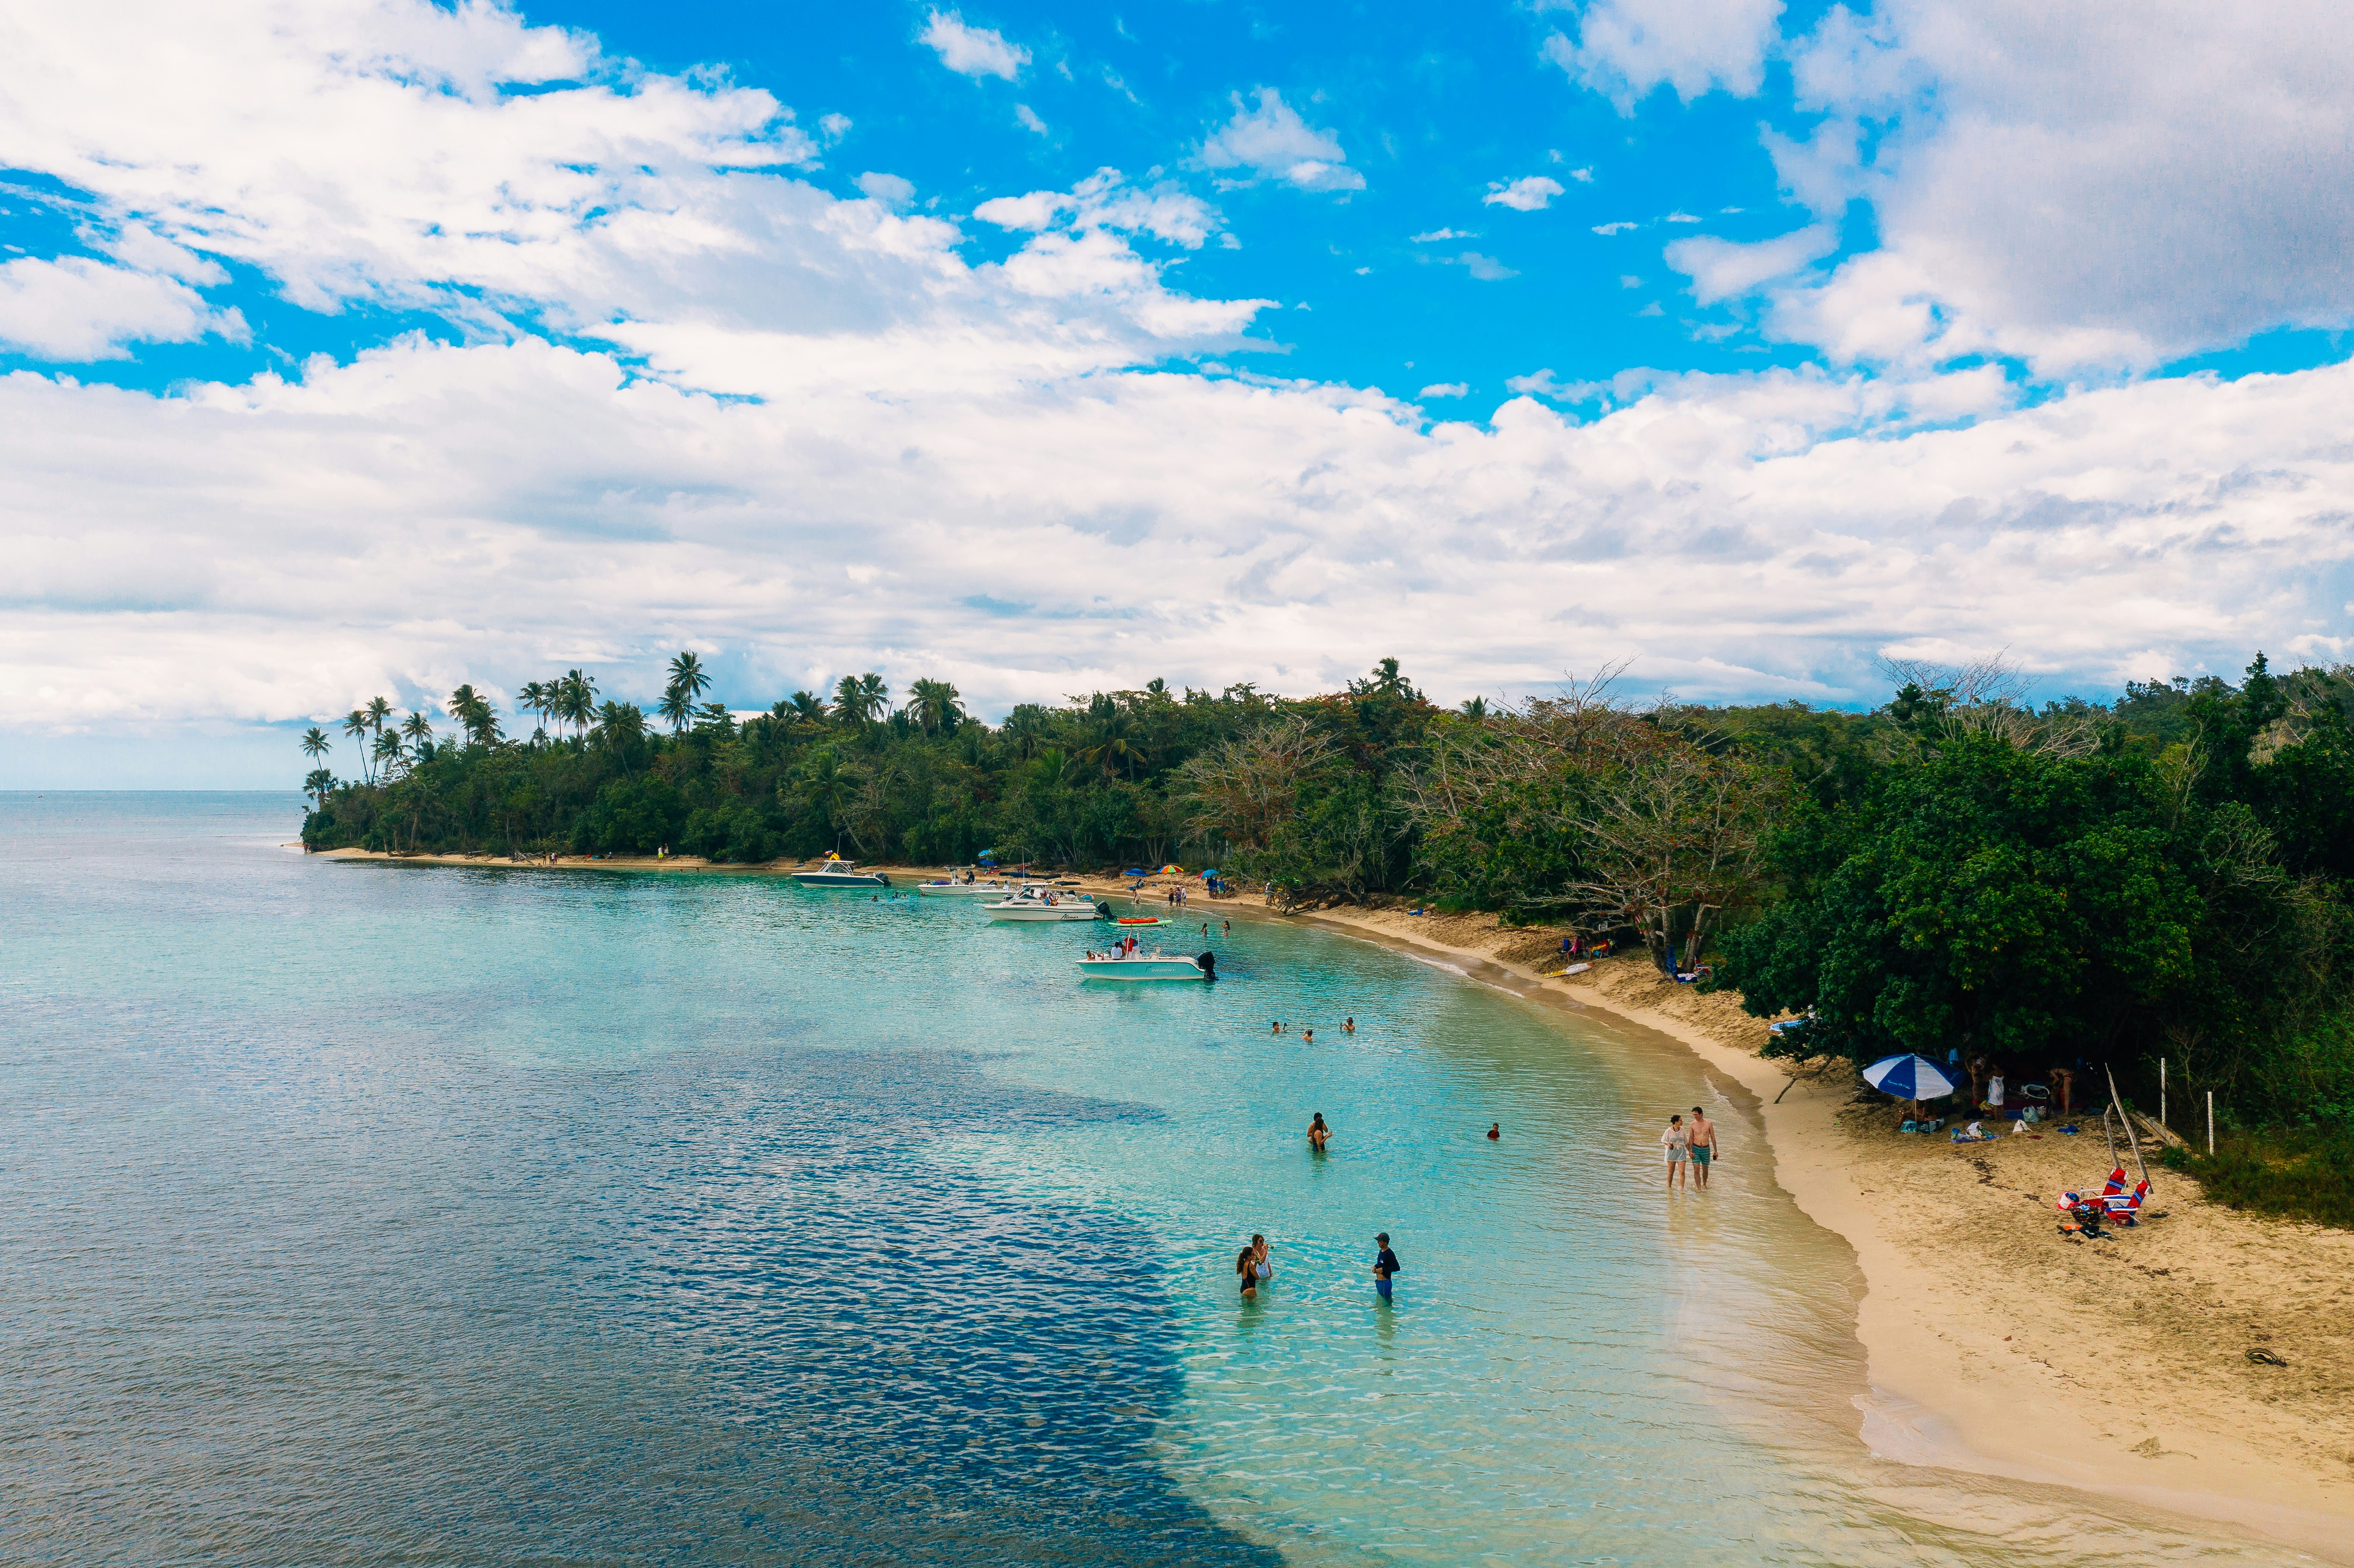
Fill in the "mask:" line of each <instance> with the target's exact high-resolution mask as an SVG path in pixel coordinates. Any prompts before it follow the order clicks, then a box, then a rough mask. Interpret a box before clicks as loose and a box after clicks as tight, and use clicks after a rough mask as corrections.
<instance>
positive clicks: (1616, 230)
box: [1594, 221, 1643, 235]
mask: <svg viewBox="0 0 2354 1568" xmlns="http://www.w3.org/2000/svg"><path fill="white" fill-rule="evenodd" d="M1642 227H1643V226H1642V225H1641V224H1639V223H1627V222H1623V221H1622V222H1618V223H1597V224H1596V225H1595V226H1594V232H1595V233H1596V234H1602V235H1610V234H1624V233H1626V232H1627V231H1628V229H1630V228H1642Z"/></svg>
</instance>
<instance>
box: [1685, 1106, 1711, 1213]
mask: <svg viewBox="0 0 2354 1568" xmlns="http://www.w3.org/2000/svg"><path fill="white" fill-rule="evenodd" d="M1715 1159H1716V1123H1714V1122H1712V1121H1711V1120H1709V1119H1708V1118H1707V1116H1706V1115H1705V1114H1704V1113H1703V1112H1702V1110H1701V1108H1700V1107H1698V1106H1694V1107H1692V1118H1691V1179H1692V1185H1693V1186H1695V1187H1697V1188H1699V1189H1700V1190H1701V1191H1702V1192H1707V1191H1708V1168H1709V1166H1710V1164H1711V1163H1712V1161H1714V1160H1715Z"/></svg>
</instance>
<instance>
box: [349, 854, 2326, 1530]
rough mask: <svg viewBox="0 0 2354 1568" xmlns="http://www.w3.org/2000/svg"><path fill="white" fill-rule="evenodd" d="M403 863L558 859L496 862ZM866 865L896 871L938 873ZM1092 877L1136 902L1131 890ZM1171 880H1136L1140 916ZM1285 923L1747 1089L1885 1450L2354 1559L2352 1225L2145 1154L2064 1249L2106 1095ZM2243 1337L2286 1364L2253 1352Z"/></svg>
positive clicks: (1699, 1002) (1352, 915) (1403, 932)
mask: <svg viewBox="0 0 2354 1568" xmlns="http://www.w3.org/2000/svg"><path fill="white" fill-rule="evenodd" d="M333 857H334V858H337V859H345V860H368V861H383V860H385V859H386V858H387V857H385V856H382V855H373V854H367V853H364V852H358V851H351V850H343V851H336V852H333ZM400 863H404V864H465V865H473V866H477V867H481V866H494V867H502V868H504V867H508V866H515V867H518V868H526V867H529V868H543V869H544V868H545V867H546V862H544V861H541V862H511V861H509V860H508V859H507V858H506V857H505V856H504V855H500V856H487V855H477V856H457V855H419V856H404V857H401V861H400ZM557 869H562V870H568V871H569V870H611V871H632V872H641V871H664V872H681V873H684V872H696V871H718V872H726V873H730V874H756V875H779V874H790V872H791V871H792V870H793V869H794V865H793V864H792V863H785V862H779V863H774V864H771V865H768V866H758V867H747V866H735V865H722V866H714V865H711V864H709V863H705V862H704V861H701V860H698V859H695V858H694V857H687V856H680V857H672V858H666V859H663V860H655V859H652V858H637V859H613V860H598V861H589V860H585V859H576V858H570V857H567V858H566V859H565V860H563V861H561V862H560V863H558V866H557ZM875 869H877V870H883V871H885V872H888V873H890V874H893V875H894V877H895V878H896V879H898V880H900V882H901V885H903V886H904V885H905V883H906V881H907V879H909V878H912V877H916V876H928V875H933V874H937V870H936V868H921V867H906V866H896V865H890V866H877V867H875ZM1078 880H1079V881H1080V882H1081V884H1082V885H1084V886H1085V887H1086V889H1087V891H1088V892H1090V893H1092V894H1096V895H1103V896H1116V897H1118V898H1119V899H1122V900H1126V899H1127V898H1128V897H1129V892H1128V887H1127V885H1126V883H1124V882H1118V881H1107V880H1104V879H1102V878H1097V877H1083V878H1079V879H1078ZM1162 889H1163V885H1162V884H1161V883H1159V882H1155V883H1153V884H1151V885H1148V887H1147V888H1146V889H1145V891H1144V894H1143V895H1142V899H1141V902H1142V903H1143V904H1144V905H1145V906H1146V907H1147V908H1153V907H1157V906H1158V905H1159V901H1160V899H1161V896H1162ZM1194 895H1195V899H1194V902H1193V904H1192V905H1191V906H1189V908H1188V910H1187V916H1188V917H1189V918H1198V919H1225V918H1231V917H1234V916H1237V915H1239V916H1246V917H1251V918H1286V917H1287V916H1280V915H1278V914H1276V913H1275V912H1273V911H1270V910H1268V909H1267V908H1265V907H1264V906H1263V905H1262V904H1261V901H1260V900H1259V899H1257V897H1255V896H1250V897H1238V898H1230V899H1224V900H1219V901H1216V902H1214V903H1213V902H1211V901H1209V900H1208V899H1206V898H1205V897H1203V896H1202V895H1201V894H1200V891H1199V889H1198V888H1196V889H1195V890H1194ZM1288 917H1289V918H1299V919H1306V920H1311V921H1313V922H1315V923H1317V924H1320V925H1322V926H1325V927H1331V928H1332V929H1334V930H1336V931H1339V932H1342V933H1345V934H1349V935H1352V936H1357V937H1360V938H1368V939H1372V940H1376V941H1381V942H1385V943H1391V944H1396V945H1402V946H1406V947H1411V948H1419V949H1423V950H1426V951H1430V952H1433V953H1437V954H1444V955H1447V957H1449V958H1450V959H1455V960H1458V961H1460V962H1462V963H1463V964H1464V965H1465V966H1466V967H1467V968H1468V969H1475V971H1476V972H1480V973H1481V974H1482V978H1489V979H1493V980H1499V981H1500V982H1503V983H1508V984H1510V985H1511V986H1512V987H1513V989H1516V990H1520V991H1524V992H1526V993H1528V994H1531V995H1533V996H1540V997H1543V998H1545V999H1547V1000H1549V1001H1553V1002H1554V1003H1556V1004H1558V1005H1561V1006H1564V1007H1566V1008H1571V1009H1593V1010H1596V1011H1598V1012H1606V1013H1608V1014H1611V1015H1613V1016H1615V1017H1617V1018H1619V1019H1622V1020H1625V1021H1627V1022H1632V1023H1635V1024H1638V1025H1641V1026H1644V1027H1647V1028H1650V1029H1653V1030H1656V1031H1659V1033H1664V1034H1666V1035H1669V1036H1670V1037H1671V1038H1673V1039H1675V1040H1677V1041H1679V1042H1681V1044H1684V1045H1686V1046H1688V1047H1689V1048H1691V1050H1692V1051H1693V1052H1694V1053H1696V1054H1698V1055H1699V1056H1700V1057H1701V1058H1702V1060H1703V1061H1705V1062H1706V1063H1707V1064H1709V1065H1710V1066H1712V1067H1713V1068H1715V1069H1716V1070H1718V1071H1720V1072H1722V1073H1723V1075H1726V1076H1727V1077H1729V1078H1730V1079H1732V1080H1734V1083H1736V1084H1737V1085H1739V1086H1740V1087H1741V1088H1742V1089H1744V1090H1745V1091H1746V1092H1747V1096H1748V1097H1754V1101H1755V1106H1756V1108H1757V1112H1758V1115H1759V1117H1760V1119H1761V1122H1762V1125H1763V1128H1764V1131H1765V1138H1766V1139H1767V1142H1768V1144H1769V1146H1770V1148H1771V1150H1772V1153H1773V1158H1774V1161H1775V1175H1776V1180H1777V1181H1779V1182H1780V1183H1781V1185H1782V1186H1783V1187H1784V1188H1785V1189H1787V1191H1788V1192H1790V1193H1791V1194H1792V1195H1793V1196H1794V1198H1795V1199H1796V1200H1797V1202H1798V1204H1799V1206H1800V1208H1801V1209H1802V1210H1803V1211H1804V1212H1805V1213H1807V1214H1808V1216H1809V1217H1811V1218H1812V1219H1813V1220H1815V1221H1816V1223H1818V1224H1821V1225H1823V1226H1824V1227H1825V1228H1827V1229H1829V1230H1830V1231H1833V1232H1835V1233H1836V1234H1839V1235H1840V1236H1841V1237H1842V1238H1844V1239H1845V1240H1846V1241H1847V1243H1848V1244H1849V1245H1850V1246H1851V1247H1853V1248H1854V1250H1855V1253H1856V1255H1857V1257H1858V1260H1859V1262H1860V1264H1861V1267H1862V1270H1863V1273H1864V1276H1865V1278H1866V1282H1867V1294H1866V1296H1865V1298H1864V1300H1863V1302H1862V1305H1861V1309H1860V1313H1859V1321H1858V1324H1857V1330H1858V1333H1859V1336H1860V1337H1861V1341H1862V1343H1863V1346H1864V1349H1865V1352H1866V1356H1867V1360H1868V1369H1869V1370H1868V1375H1869V1378H1870V1382H1871V1384H1872V1399H1871V1401H1870V1404H1869V1408H1866V1409H1864V1410H1862V1411H1861V1412H1860V1413H1859V1430H1860V1436H1861V1440H1862V1441H1863V1442H1864V1443H1865V1444H1866V1445H1867V1446H1869V1447H1870V1448H1871V1449H1872V1451H1873V1452H1875V1453H1877V1454H1880V1455H1882V1457H1888V1458H1892V1459H1897V1460H1902V1461H1906V1462H1912V1463H1919V1464H1927V1465H1943V1466H1948V1467H1957V1468H1965V1469H1972V1470H1978V1471H1981V1472H1985V1473H1988V1474H1996V1475H2002V1476H2008V1477H2012V1478H2021V1479H2029V1480H2035V1481H2041V1482H2058V1483H2062V1484H2067V1485H2073V1486H2078V1487H2083V1488H2087V1489H2094V1490H2097V1491H2101V1492H2104V1493H2107V1494H2110V1495H2113V1496H2116V1497H2122V1498H2126V1499H2132V1500H2135V1501H2137V1502H2140V1503H2143V1504H2146V1505H2147V1506H2149V1507H2152V1508H2158V1509H2163V1510H2169V1511H2172V1512H2176V1513H2179V1514H2188V1515H2192V1516H2196V1517H2202V1518H2208V1519H2214V1520H2223V1521H2226V1522H2230V1523H2233V1524H2237V1525H2240V1526H2243V1527H2245V1528H2250V1529H2253V1530H2255V1531H2260V1532H2262V1533H2263V1534H2264V1535H2266V1536H2269V1537H2271V1538H2273V1539H2274V1540H2278V1541H2280V1542H2284V1543H2287V1544H2292V1545H2295V1546H2296V1547H2299V1548H2301V1549H2303V1550H2305V1551H2307V1552H2315V1553H2317V1554H2319V1555H2321V1556H2323V1557H2325V1558H2327V1559H2328V1560H2330V1561H2336V1562H2344V1563H2354V1234H2348V1233H2345V1232H2339V1231H2330V1230H2324V1229H2321V1228H2318V1227H2315V1226H2309V1225H2299V1224H2287V1223H2283V1222H2278V1221H2273V1220H2265V1219H2258V1218H2253V1217H2251V1216H2248V1215H2245V1214H2242V1213H2235V1212H2233V1211H2232V1210H2229V1209H2225V1208H2222V1207H2221V1206H2220V1205H2216V1204H2211V1203H2209V1202H2206V1201H2205V1200H2204V1198H2203V1197H2202V1196H2201V1195H2200V1192H2199V1190H2198V1186H2197V1183H2196V1182H2194V1181H2190V1179H2189V1178H2186V1177H2182V1176H2179V1175H2176V1174H2173V1173H2172V1172H2168V1171H2163V1170H2158V1169H2157V1168H2155V1167H2154V1166H2153V1170H2152V1174H2153V1179H2154V1181H2155V1184H2156V1196H2155V1200H2154V1202H2153V1204H2152V1207H2153V1208H2154V1209H2155V1210H2157V1211H2159V1212H2161V1213H2163V1216H2164V1217H2163V1218H2152V1219H2151V1220H2149V1221H2148V1222H2147V1223H2146V1224H2143V1225H2141V1226H2139V1227H2138V1228H2137V1229H2135V1230H2131V1231H2125V1232H2121V1233H2118V1234H2117V1235H2116V1236H2115V1239H2114V1240H2110V1241H2105V1242H2097V1243H2096V1242H2083V1241H2072V1240H2069V1239H2066V1238H2064V1237H2063V1236H2062V1234H2060V1232H2059V1229H2058V1225H2057V1217H2056V1215H2055V1214H2054V1212H2053V1210H2052V1198H2053V1195H2054V1194H2055V1193H2056V1192H2059V1191H2060V1190H2061V1189H2062V1188H2076V1189H2079V1190H2082V1189H2084V1188H2086V1187H2088V1186H2089V1187H2097V1186H2098V1185H2099V1184H2100V1181H2101V1180H2102V1178H2103V1177H2104V1176H2105V1174H2106V1173H2107V1157H2106V1151H2105V1143H2104V1142H2103V1140H2102V1139H2101V1137H2100V1134H2099V1125H2100V1124H2099V1118H2098V1115H2097V1112H2096V1113H2095V1114H2094V1117H2093V1118H2090V1119H2089V1120H2083V1121H2082V1122H2081V1125H2084V1127H2085V1128H2086V1129H2087V1130H2086V1132H2085V1134H2084V1135H2080V1136H2077V1137H2073V1138H2072V1137H2063V1136H2062V1135H2060V1134H2059V1133H2057V1132H2056V1131H2052V1130H2049V1129H2045V1130H2042V1131H2041V1133H2040V1134H2028V1135H2020V1136H2009V1137H2005V1138H2002V1139H1999V1140H1998V1141H1994V1142H1988V1143H1978V1144H1964V1145H1956V1144H1953V1143H1951V1142H1950V1141H1948V1140H1947V1139H1946V1136H1945V1135H1944V1134H1938V1135H1936V1136H1934V1137H1920V1136H1908V1135H1904V1134H1900V1133H1898V1132H1897V1131H1896V1130H1895V1127H1896V1122H1897V1119H1898V1118H1897V1117H1896V1116H1895V1115H1894V1114H1893V1113H1892V1112H1891V1110H1890V1109H1889V1108H1888V1107H1887V1106H1886V1105H1885V1103H1884V1102H1883V1103H1881V1104H1877V1105H1874V1104H1870V1103H1866V1102H1865V1101H1864V1100H1863V1099H1861V1098H1860V1097H1859V1094H1858V1089H1859V1085H1858V1083H1857V1081H1856V1079H1855V1078H1854V1076H1853V1075H1852V1073H1851V1072H1834V1073H1823V1074H1808V1075H1800V1076H1799V1077H1797V1080H1796V1081H1795V1082H1794V1081H1793V1080H1792V1079H1791V1077H1790V1076H1789V1075H1788V1074H1787V1072H1786V1070H1785V1068H1784V1066H1783V1065H1781V1064H1778V1063H1775V1062H1771V1061H1768V1060H1766V1059H1765V1058H1762V1057H1760V1056H1759V1055H1758V1054H1757V1050H1758V1048H1759V1046H1761V1045H1762V1044H1764V1042H1765V1037H1766V1036H1765V1020H1762V1019H1756V1018H1752V1017H1750V1016H1749V1015H1747V1014H1746V1013H1744V1012H1742V1011H1741V1009H1740V1006H1739V1002H1738V1000H1737V999H1736V998H1735V997H1734V996H1731V995H1727V994H1722V993H1720V994H1716V995H1702V994H1700V993H1697V992H1695V991H1692V990H1691V988H1690V987H1685V986H1679V985H1676V984H1674V983H1673V982H1671V981H1669V980H1665V979H1663V978H1662V977H1660V976H1659V974H1658V973H1657V971H1656V970H1654V969H1652V968H1651V966H1650V964H1649V960H1648V959H1645V958H1644V957H1642V956H1641V955H1639V954H1638V955H1633V956H1622V957H1617V958H1613V959H1606V960H1604V961H1603V962H1601V963H1599V964H1597V965H1596V966H1594V967H1593V968H1592V969H1589V970H1588V971H1586V972H1585V973H1583V974H1579V975H1575V976H1564V975H1561V974H1559V973H1557V972H1554V973H1547V972H1545V971H1546V970H1548V969H1551V970H1555V971H1557V970H1558V969H1560V967H1561V965H1560V959H1559V948H1560V937H1561V935H1562V933H1560V932H1555V931H1552V930H1548V929H1545V928H1543V927H1527V928H1520V929H1511V930H1507V929H1504V928H1501V927H1499V925H1498V924H1497V922H1496V920H1495V918H1494V917H1493V916H1479V915H1458V916H1445V915H1431V916H1411V915H1409V914H1407V913H1406V912H1405V910H1404V909H1403V908H1359V907H1350V908H1339V909H1326V910H1320V911H1317V912H1315V913H1313V914H1309V915H1303V916H1288ZM1174 945H1178V946H1182V942H1180V943H1177V944H1174ZM1736 1098H1739V1097H1736ZM1668 1108H1673V1107H1668ZM1662 1114H1664V1111H1663V1113H1662ZM2144 1152H2145V1155H2146V1156H2148V1157H2152V1158H2154V1156H2155V1154H2156V1148H2155V1146H2154V1145H2152V1146H2150V1147H2147V1148H2146V1149H2145V1150H2144ZM1661 1201H1667V1200H1665V1199H1662V1200H1661ZM1680 1201H1689V1200H1680ZM2252 1349H2258V1350H2264V1351H2270V1352H2271V1353H2272V1354H2274V1355H2276V1356H2278V1357H2279V1358H2280V1359H2281V1360H2282V1361H2285V1362H2286V1363H2287V1364H2286V1365H2285V1366H2281V1367H2275V1366H2269V1365H2262V1364H2258V1363H2256V1362H2253V1361H2250V1360H2249V1358H2248V1355H2247V1352H2248V1351H2250V1350H2252Z"/></svg>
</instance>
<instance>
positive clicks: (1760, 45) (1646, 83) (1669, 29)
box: [1543, 0, 1782, 114]
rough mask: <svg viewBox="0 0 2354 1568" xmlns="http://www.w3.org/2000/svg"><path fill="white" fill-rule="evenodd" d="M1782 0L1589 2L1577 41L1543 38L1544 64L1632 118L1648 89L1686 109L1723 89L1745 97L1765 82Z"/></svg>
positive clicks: (1559, 35) (1579, 23)
mask: <svg viewBox="0 0 2354 1568" xmlns="http://www.w3.org/2000/svg"><path fill="white" fill-rule="evenodd" d="M1781 14H1782V0H1591V3H1590V4H1588V5H1586V6H1585V9H1584V11H1583V12H1582V13H1581V15H1580V16H1579V17H1578V21H1577V36H1576V37H1575V38H1572V37H1569V36H1567V35H1566V34H1563V33H1553V34H1549V35H1547V37H1546V38H1545V40H1544V44H1543V52H1544V56H1545V58H1547V59H1549V60H1551V61H1553V64H1555V65H1557V66H1559V67H1561V69H1563V70H1564V71H1566V72H1568V73H1569V76H1570V79H1572V80H1574V81H1576V82H1578V83H1580V84H1582V85H1584V86H1585V87H1589V88H1592V89H1593V90H1595V91H1596V92H1599V93H1602V94H1603V95H1604V96H1606V97H1607V98H1609V99H1610V100H1611V101H1613V102H1614V103H1616V104H1617V106H1618V111H1619V112H1620V113H1622V114H1626V113H1631V112H1633V111H1634V107H1635V104H1636V103H1637V102H1638V101H1639V100H1641V99H1643V98H1644V97H1646V96H1648V95H1649V93H1650V92H1652V91H1653V90H1655V89H1658V88H1660V87H1672V88H1673V89H1675V91H1676V96H1677V97H1679V98H1681V99H1682V100H1683V101H1685V102H1687V103H1689V102H1691V101H1692V100H1693V99H1695V98H1698V97H1700V96H1701V95H1702V93H1705V92H1708V91H1710V90H1713V89H1717V88H1723V89H1724V90H1727V91H1730V92H1734V93H1737V94H1742V95H1744V96H1745V95H1747V94H1749V93H1753V92H1755V91H1756V90H1757V89H1758V86H1759V84H1760V83H1761V82H1762V81H1763V79H1764V78H1765V54H1766V50H1767V49H1768V48H1769V47H1770V46H1771V45H1772V44H1773V42H1774V41H1775V37H1776V21H1777V19H1778V18H1779V17H1780V16H1781Z"/></svg>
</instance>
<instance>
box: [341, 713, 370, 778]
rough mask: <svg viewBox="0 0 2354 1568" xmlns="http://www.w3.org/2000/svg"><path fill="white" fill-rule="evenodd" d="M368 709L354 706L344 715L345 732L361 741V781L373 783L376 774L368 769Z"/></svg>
mask: <svg viewBox="0 0 2354 1568" xmlns="http://www.w3.org/2000/svg"><path fill="white" fill-rule="evenodd" d="M367 732H368V716H367V709H366V708H354V709H353V710H352V711H351V712H349V713H347V714H345V715H344V733H345V735H347V736H351V737H352V738H353V739H354V740H355V741H358V742H359V743H360V779H361V781H362V782H364V783H373V782H374V781H375V775H373V774H372V773H370V772H369V771H368V764H367V741H366V736H367Z"/></svg>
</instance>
